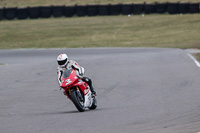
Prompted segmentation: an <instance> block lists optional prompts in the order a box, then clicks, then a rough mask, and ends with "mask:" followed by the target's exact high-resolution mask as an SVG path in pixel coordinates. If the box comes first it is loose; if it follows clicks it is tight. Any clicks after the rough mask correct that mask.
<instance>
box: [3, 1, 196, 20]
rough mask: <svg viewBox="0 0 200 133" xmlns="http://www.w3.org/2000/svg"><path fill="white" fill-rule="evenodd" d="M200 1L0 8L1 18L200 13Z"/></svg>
mask: <svg viewBox="0 0 200 133" xmlns="http://www.w3.org/2000/svg"><path fill="white" fill-rule="evenodd" d="M199 12H200V3H152V4H146V3H142V4H108V5H85V6H83V5H74V6H45V7H43V6H41V7H27V8H0V20H3V19H7V20H13V19H16V18H17V19H27V18H30V19H37V18H50V17H72V16H80V17H82V16H97V15H100V16H106V15H120V14H122V15H128V14H142V13H145V14H152V13H159V14H162V13H169V14H180V13H182V14H185V13H199Z"/></svg>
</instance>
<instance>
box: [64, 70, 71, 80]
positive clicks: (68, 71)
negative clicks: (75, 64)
mask: <svg viewBox="0 0 200 133" xmlns="http://www.w3.org/2000/svg"><path fill="white" fill-rule="evenodd" d="M71 72H72V69H66V70H65V71H64V73H63V77H64V78H67V77H69V76H70V74H71Z"/></svg>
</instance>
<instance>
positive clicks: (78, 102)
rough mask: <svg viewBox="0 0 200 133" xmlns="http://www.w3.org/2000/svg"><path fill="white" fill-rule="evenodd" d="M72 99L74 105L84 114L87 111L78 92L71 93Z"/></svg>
mask: <svg viewBox="0 0 200 133" xmlns="http://www.w3.org/2000/svg"><path fill="white" fill-rule="evenodd" d="M71 99H72V102H73V103H74V105H75V106H76V108H77V109H78V110H79V111H80V112H84V111H85V107H84V102H83V101H81V99H80V98H79V95H78V92H77V91H72V92H71Z"/></svg>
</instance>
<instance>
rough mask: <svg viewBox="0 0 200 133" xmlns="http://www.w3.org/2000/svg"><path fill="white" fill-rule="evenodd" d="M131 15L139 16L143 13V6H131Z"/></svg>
mask: <svg viewBox="0 0 200 133" xmlns="http://www.w3.org/2000/svg"><path fill="white" fill-rule="evenodd" d="M132 11H133V14H141V13H143V12H144V4H133V6H132Z"/></svg>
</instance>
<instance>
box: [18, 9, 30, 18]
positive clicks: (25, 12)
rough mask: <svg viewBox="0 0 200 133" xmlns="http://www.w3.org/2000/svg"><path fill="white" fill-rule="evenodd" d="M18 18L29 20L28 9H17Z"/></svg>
mask: <svg viewBox="0 0 200 133" xmlns="http://www.w3.org/2000/svg"><path fill="white" fill-rule="evenodd" d="M17 18H18V19H27V18H28V8H18V9H17Z"/></svg>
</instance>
